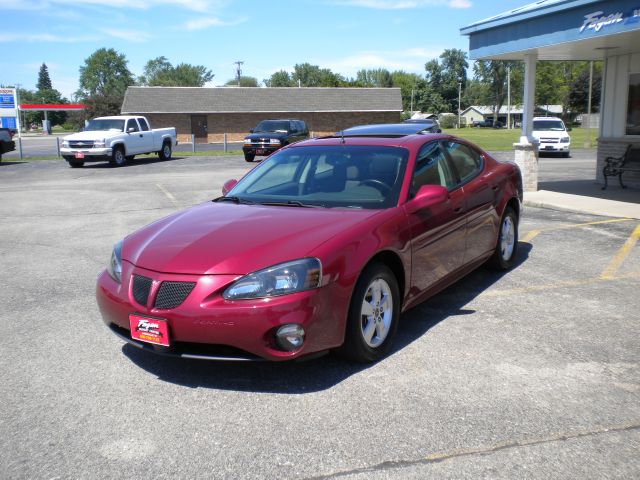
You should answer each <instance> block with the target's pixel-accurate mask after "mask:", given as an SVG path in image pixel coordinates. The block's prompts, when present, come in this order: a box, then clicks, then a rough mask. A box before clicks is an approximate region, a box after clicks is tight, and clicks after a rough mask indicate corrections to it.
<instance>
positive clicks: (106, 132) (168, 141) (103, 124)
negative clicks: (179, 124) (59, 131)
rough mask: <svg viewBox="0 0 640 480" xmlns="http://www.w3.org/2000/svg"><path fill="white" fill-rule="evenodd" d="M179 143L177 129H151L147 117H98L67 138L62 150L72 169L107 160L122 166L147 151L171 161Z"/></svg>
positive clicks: (64, 140)
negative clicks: (87, 163) (173, 151)
mask: <svg viewBox="0 0 640 480" xmlns="http://www.w3.org/2000/svg"><path fill="white" fill-rule="evenodd" d="M176 144H177V141H176V129H175V128H155V129H151V127H150V126H149V122H148V121H147V119H146V118H145V117H131V116H114V117H98V118H94V119H93V120H91V121H90V122H89V123H88V124H87V126H86V127H85V128H84V129H83V130H82V131H81V132H78V133H74V134H73V135H69V136H67V137H64V139H63V140H62V147H61V148H60V153H61V155H62V156H63V157H64V159H65V160H66V161H67V162H68V163H69V165H70V166H71V167H72V168H78V167H82V166H83V165H84V162H100V161H104V160H108V161H109V163H111V165H112V166H114V167H121V166H123V165H124V164H125V163H126V162H127V161H128V160H131V159H133V157H134V156H136V155H141V154H144V153H154V152H155V153H157V154H158V156H159V157H160V159H162V160H168V159H170V158H171V152H172V149H173V147H174V146H175V145H176Z"/></svg>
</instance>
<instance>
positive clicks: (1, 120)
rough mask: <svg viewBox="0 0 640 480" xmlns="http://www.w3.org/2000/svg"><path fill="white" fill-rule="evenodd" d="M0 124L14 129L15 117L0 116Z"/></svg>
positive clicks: (15, 127)
mask: <svg viewBox="0 0 640 480" xmlns="http://www.w3.org/2000/svg"><path fill="white" fill-rule="evenodd" d="M0 125H1V126H2V128H12V129H13V130H16V129H17V128H18V127H17V126H16V117H0Z"/></svg>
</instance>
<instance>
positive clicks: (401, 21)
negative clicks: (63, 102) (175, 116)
mask: <svg viewBox="0 0 640 480" xmlns="http://www.w3.org/2000/svg"><path fill="white" fill-rule="evenodd" d="M527 3H529V1H527V0H501V1H487V0H482V1H480V0H313V1H312V0H271V1H257V0H2V1H1V2H0V11H1V12H2V18H3V20H2V25H3V27H2V29H1V30H0V85H11V84H16V83H19V84H21V85H22V87H23V88H27V89H35V84H36V82H37V78H38V70H39V68H40V65H41V64H42V63H43V62H44V63H46V64H47V66H48V67H49V74H50V76H51V80H52V83H53V87H54V88H56V89H58V90H60V91H61V92H62V93H63V95H65V96H67V97H70V95H71V94H72V93H73V92H74V91H75V90H76V89H77V87H78V76H79V73H78V70H79V68H80V66H81V65H83V64H84V60H85V59H86V58H87V57H88V56H90V55H91V54H92V53H93V52H94V51H96V50H97V49H99V48H101V47H106V48H114V49H115V50H117V51H118V52H120V53H123V54H124V55H125V56H126V58H127V60H128V67H129V69H130V70H131V71H132V72H133V74H134V75H136V76H137V75H141V74H142V69H143V67H144V65H145V63H146V62H147V61H148V60H150V59H152V58H156V57H159V56H161V55H164V56H165V57H167V58H168V59H169V61H170V62H171V63H172V64H174V65H176V64H178V63H181V62H186V63H191V64H194V65H204V66H205V67H207V68H209V69H210V70H212V72H213V73H214V74H215V77H214V79H213V81H212V82H211V84H210V85H209V86H216V85H222V84H224V83H226V82H227V81H228V80H230V79H232V78H233V77H234V75H235V65H234V62H235V61H237V60H241V61H244V65H243V66H242V68H243V75H248V76H252V77H256V78H257V79H258V81H262V80H263V79H265V78H268V77H269V76H270V75H271V74H272V73H273V72H275V71H277V70H281V69H284V70H288V71H291V70H292V68H293V66H294V65H295V64H296V63H303V62H309V63H311V64H314V65H319V66H321V67H323V68H330V69H331V70H333V71H334V72H336V73H340V74H342V75H344V76H346V77H353V76H355V73H356V72H357V71H358V70H359V69H362V68H379V67H384V68H387V69H389V70H396V69H402V70H405V71H407V72H414V73H419V74H423V73H424V64H425V62H427V61H428V60H431V59H433V58H436V57H438V56H439V55H440V53H442V51H443V50H444V49H445V48H460V49H463V50H464V51H467V50H468V40H467V37H462V36H461V35H460V28H461V27H464V26H467V25H469V24H471V23H474V22H476V21H478V20H482V19H484V18H487V17H490V16H493V15H496V14H498V13H501V12H504V11H507V10H510V9H512V8H515V7H518V6H522V5H525V4H527ZM469 75H471V72H469Z"/></svg>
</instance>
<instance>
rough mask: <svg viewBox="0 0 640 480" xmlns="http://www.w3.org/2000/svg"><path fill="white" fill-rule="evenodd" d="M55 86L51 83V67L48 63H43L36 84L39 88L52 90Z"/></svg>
mask: <svg viewBox="0 0 640 480" xmlns="http://www.w3.org/2000/svg"><path fill="white" fill-rule="evenodd" d="M52 88H53V86H52V85H51V77H49V69H48V68H47V65H46V64H45V63H43V64H42V65H41V66H40V71H39V72H38V83H37V84H36V89H37V90H51V89H52Z"/></svg>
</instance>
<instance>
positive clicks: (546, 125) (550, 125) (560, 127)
mask: <svg viewBox="0 0 640 480" xmlns="http://www.w3.org/2000/svg"><path fill="white" fill-rule="evenodd" d="M533 129H534V130H539V131H553V132H564V123H562V120H534V121H533Z"/></svg>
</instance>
